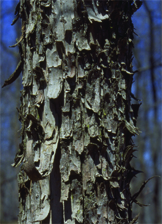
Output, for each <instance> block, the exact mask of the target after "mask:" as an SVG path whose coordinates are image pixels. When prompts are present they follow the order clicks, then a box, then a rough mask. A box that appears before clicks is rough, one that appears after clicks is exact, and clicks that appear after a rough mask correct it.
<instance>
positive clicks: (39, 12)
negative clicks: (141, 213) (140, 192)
mask: <svg viewBox="0 0 162 224" xmlns="http://www.w3.org/2000/svg"><path fill="white" fill-rule="evenodd" d="M137 3H139V2H137ZM137 3H135V2H134V1H108V0H106V1H100V0H98V1H97V0H91V1H86V0H68V1H66V0H54V1H51V0H48V1H34V0H27V1H25V0H20V11H19V15H20V16H21V18H22V37H21V38H20V41H19V42H20V43H19V46H20V53H21V60H22V64H23V66H22V67H23V68H22V70H23V77H22V82H23V87H24V88H23V90H22V97H21V106H20V109H19V116H20V120H21V122H22V143H21V144H20V149H19V152H18V154H17V156H16V158H15V163H14V164H13V166H17V165H19V164H20V163H21V162H23V165H22V168H21V171H20V173H19V178H18V182H19V201H20V207H19V223H21V224H25V223H27V224H30V223H36V224H38V223H39V224H40V223H49V224H51V223H68V224H74V223H84V224H88V223H93V224H97V223H98V224H99V223H100V224H101V223H102V224H105V223H109V224H110V223H111V224H114V223H123V224H124V223H125V224H128V223H134V222H135V219H134V220H133V221H132V219H133V218H132V215H131V206H132V202H133V200H135V197H134V199H132V197H131V193H130V188H129V184H130V181H131V179H132V177H133V176H134V175H135V174H136V173H137V172H136V171H135V170H134V169H133V168H132V167H131V165H130V160H131V158H132V157H133V155H132V153H133V151H134V145H133V141H132V138H131V137H132V136H133V135H136V134H139V130H138V128H137V127H135V124H136V118H137V116H136V114H137V108H138V105H134V106H133V107H132V105H131V85H132V81H133V74H134V72H133V71H132V64H131V63H132V47H133V43H132V40H133V24H132V21H131V16H132V14H133V13H134V11H136V10H137V8H138V7H139V6H140V3H139V4H137Z"/></svg>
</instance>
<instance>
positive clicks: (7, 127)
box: [0, 0, 162, 224]
mask: <svg viewBox="0 0 162 224" xmlns="http://www.w3.org/2000/svg"><path fill="white" fill-rule="evenodd" d="M17 3H18V1H17V0H15V1H13V0H10V1H7V0H5V1H3V0H1V1H0V7H1V10H0V18H1V20H0V37H1V39H0V51H1V54H0V77H1V81H0V86H2V84H3V83H4V81H5V80H6V79H7V78H8V77H9V76H10V75H11V74H12V72H13V71H14V70H15V68H16V66H17V64H18V61H19V50H18V47H15V48H13V49H12V48H9V46H10V45H13V44H15V43H16V38H18V37H20V36H21V22H20V21H18V22H17V23H16V25H14V26H13V27H12V26H11V25H10V24H11V23H12V21H13V19H14V18H15V17H14V11H15V7H16V5H17ZM161 5H162V3H161V1H160V0H156V1H153V0H152V1H143V5H142V7H141V8H140V9H139V10H138V11H137V12H136V13H135V14H134V16H133V18H132V19H133V23H134V27H135V33H137V34H138V36H137V35H136V34H135V35H134V46H135V48H134V70H138V73H136V74H135V75H134V83H133V86H132V93H133V94H134V96H135V97H136V98H138V99H140V100H141V101H139V103H140V102H141V103H142V104H141V106H140V110H139V114H138V124H137V126H138V127H139V128H140V130H141V131H142V133H141V134H140V135H139V136H137V137H135V138H134V142H135V145H136V146H137V147H136V148H137V151H136V152H135V156H136V157H137V158H134V159H133V160H132V165H133V166H134V167H135V168H136V169H138V170H141V171H143V173H140V174H138V175H137V177H136V178H134V179H133V181H132V185H131V189H132V192H134V193H135V192H137V191H138V189H140V186H141V184H142V183H143V182H144V181H145V180H147V179H148V178H150V177H151V176H154V175H157V176H162V140H161V137H162V116H161V114H162V97H161V96H162V58H161V56H162V55H161V53H162V51H161V47H162V44H161V41H162V40H161V34H162V29H161V28H162V17H161V12H162V6H161ZM21 89H22V85H21V76H20V77H19V78H18V79H17V80H16V81H15V82H14V83H13V84H12V85H9V86H7V87H5V88H4V89H1V90H0V91H1V100H0V108H1V110H0V124H1V126H0V150H1V154H0V189H1V197H0V223H8V222H10V223H12V224H13V223H14V222H15V223H16V221H17V215H18V186H17V173H18V170H19V168H12V167H11V164H12V163H13V161H14V157H15V154H16V152H17V150H18V148H19V142H20V140H21V139H20V131H19V130H20V122H19V121H18V112H17V109H16V108H19V103H20V91H21ZM133 103H137V101H134V102H133ZM161 188H162V178H161V177H155V178H153V179H152V180H150V181H149V182H148V184H147V185H146V187H145V188H144V190H143V191H142V193H141V194H140V196H139V198H138V201H139V202H140V203H142V204H146V205H148V204H149V206H144V207H143V208H141V207H140V206H138V205H134V215H136V214H138V213H140V217H139V223H140V224H144V223H145V224H160V223H162V213H161V211H162V191H161Z"/></svg>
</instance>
